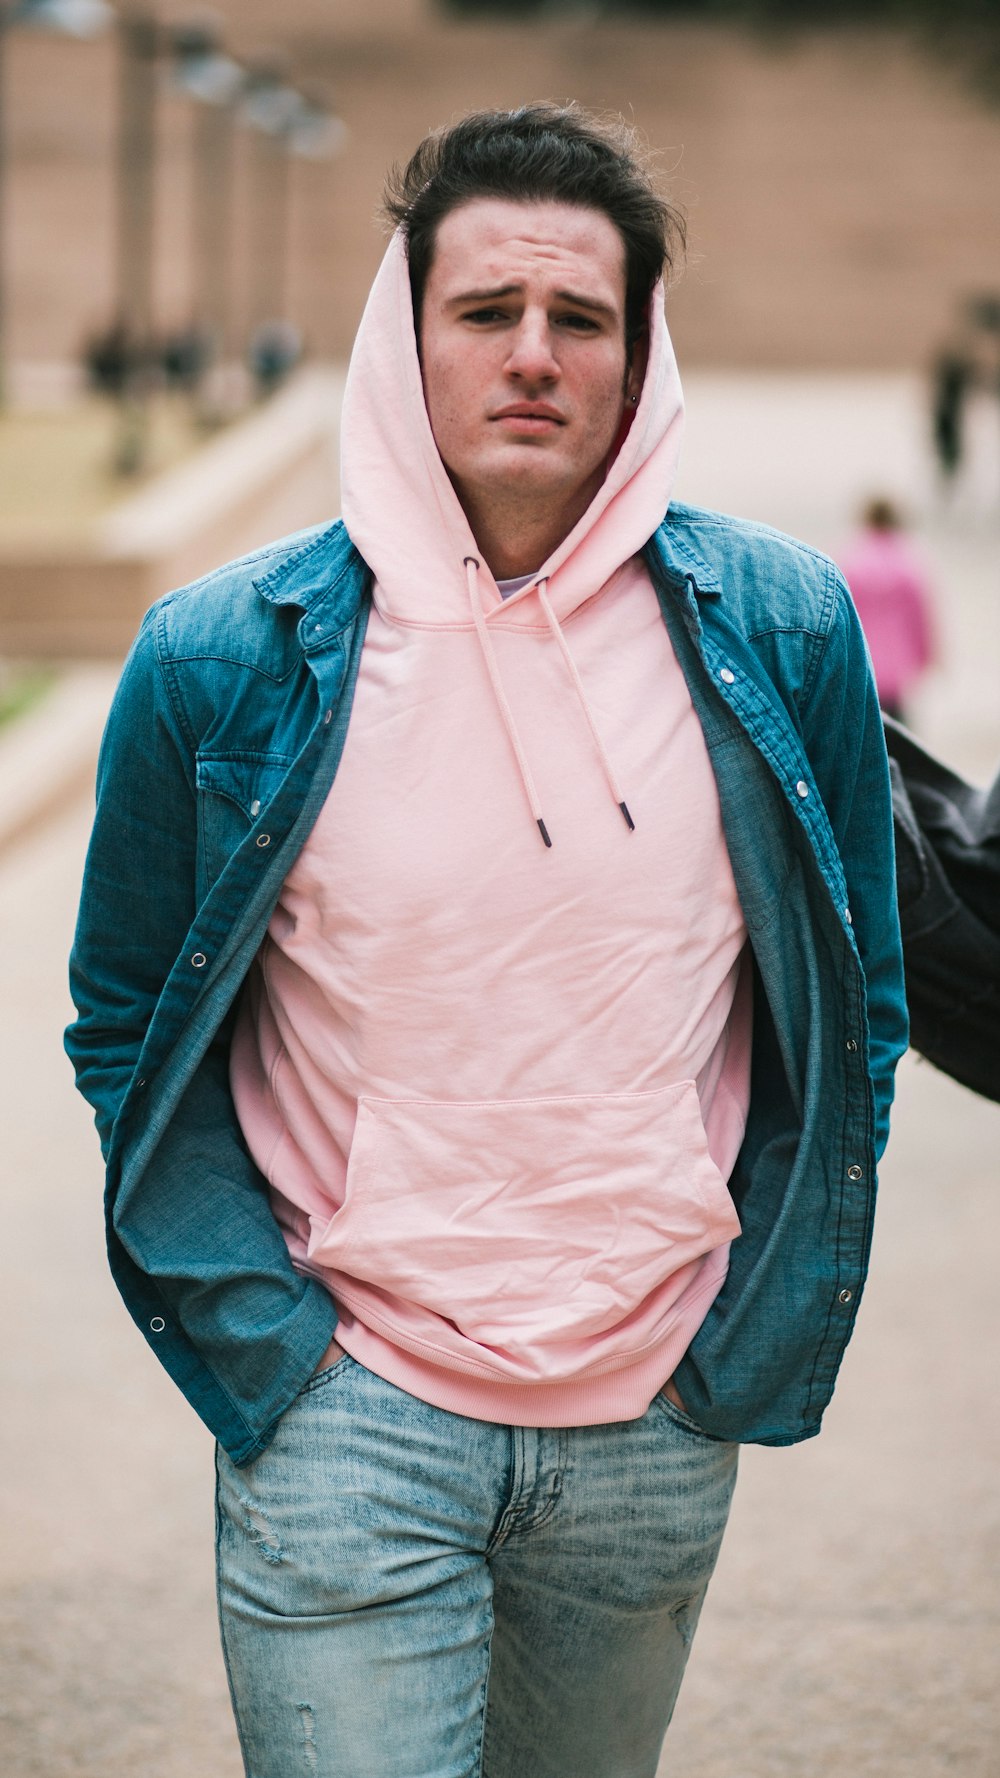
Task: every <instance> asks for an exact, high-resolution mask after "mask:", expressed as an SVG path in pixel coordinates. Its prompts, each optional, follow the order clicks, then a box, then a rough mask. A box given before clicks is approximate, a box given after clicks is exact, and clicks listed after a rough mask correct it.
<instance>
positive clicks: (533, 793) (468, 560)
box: [465, 556, 635, 846]
mask: <svg viewBox="0 0 1000 1778" xmlns="http://www.w3.org/2000/svg"><path fill="white" fill-rule="evenodd" d="M465 571H466V577H467V580H468V587H469V605H470V607H471V610H472V621H473V623H474V624H475V626H476V634H477V636H478V637H479V644H480V647H481V648H482V651H483V660H484V661H485V663H486V670H487V672H488V673H489V676H490V684H491V685H492V687H493V695H494V697H495V698H496V701H497V708H498V709H499V711H500V715H501V717H502V719H503V724H504V727H505V729H506V730H507V736H508V739H509V741H510V744H511V747H512V749H513V752H514V757H515V759H516V760H517V764H518V770H519V771H520V774H521V782H522V784H523V785H524V793H525V795H526V797H527V799H528V805H529V807H530V809H531V813H532V816H533V817H534V820H535V824H536V826H537V828H538V831H539V833H540V834H541V836H542V839H543V840H544V841H545V844H546V845H547V846H551V844H552V841H551V839H550V837H549V830H548V828H547V827H546V825H545V822H544V820H543V818H542V811H541V805H540V804H539V801H538V792H537V790H536V789H535V781H534V779H533V778H532V776H531V767H530V766H529V765H528V761H527V758H526V757H525V752H524V748H523V747H522V745H521V737H520V736H519V734H518V732H517V724H516V723H515V721H514V712H513V711H512V709H511V707H510V704H509V703H508V701H507V694H506V692H505V691H504V688H503V680H502V679H501V677H500V668H499V666H498V664H497V658H496V653H495V651H494V648H493V642H492V640H491V637H490V633H489V627H488V625H487V622H486V613H485V612H484V610H483V601H482V591H481V588H480V585H479V562H478V560H477V558H476V557H475V556H466V557H465ZM547 585H548V579H547V577H546V579H544V580H540V581H538V582H537V584H536V588H535V590H536V592H537V593H538V599H539V603H540V605H541V607H542V610H543V611H544V613H545V618H546V621H547V623H548V626H549V629H550V630H551V631H552V634H553V636H554V637H555V639H556V641H557V643H558V644H559V649H560V652H561V654H562V657H563V660H564V661H565V663H566V668H567V671H568V673H569V676H570V679H571V681H572V683H573V686H574V687H575V689H576V695H577V697H578V698H579V701H580V705H581V708H582V710H583V714H584V716H585V717H586V719H587V726H588V728H589V729H590V732H591V735H592V736H593V739H594V745H595V747H596V748H597V752H598V756H599V758H600V761H601V765H602V766H603V768H604V775H605V777H606V778H607V781H608V786H609V788H610V790H611V794H612V796H613V797H614V800H615V802H616V803H617V805H618V807H619V809H620V810H621V812H622V815H623V816H624V819H625V823H626V826H627V827H628V829H629V831H630V832H634V831H635V822H634V821H633V819H632V817H631V815H630V814H629V811H628V807H627V805H626V803H625V800H624V798H623V796H622V793H621V788H620V786H619V783H618V779H617V777H616V775H615V770H614V767H613V766H612V764H611V761H610V759H609V758H608V754H607V749H606V748H605V745H604V742H603V741H602V740H601V737H600V734H599V733H598V730H597V724H596V723H595V721H594V717H593V713H592V711H591V708H590V705H589V704H588V702H587V694H586V692H585V691H584V689H583V681H582V680H581V678H580V674H579V672H578V670H577V665H576V662H575V661H574V659H573V656H572V655H571V654H570V651H569V645H568V643H567V641H566V638H565V636H564V635H563V633H562V630H561V629H560V627H559V619H558V618H557V617H556V614H555V612H554V611H553V609H552V606H551V605H550V604H549V600H548V597H547V594H546V591H545V588H546V586H547Z"/></svg>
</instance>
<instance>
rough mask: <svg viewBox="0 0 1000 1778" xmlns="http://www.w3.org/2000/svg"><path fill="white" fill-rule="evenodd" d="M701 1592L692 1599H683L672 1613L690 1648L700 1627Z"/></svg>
mask: <svg viewBox="0 0 1000 1778" xmlns="http://www.w3.org/2000/svg"><path fill="white" fill-rule="evenodd" d="M700 1604H701V1594H700V1593H695V1594H693V1595H692V1597H691V1598H690V1599H682V1600H681V1601H680V1603H679V1604H678V1605H675V1606H674V1608H673V1611H672V1612H671V1613H670V1619H671V1622H672V1624H673V1626H674V1629H675V1630H676V1631H677V1634H678V1636H679V1637H680V1639H681V1641H682V1642H683V1644H684V1647H685V1648H690V1647H691V1643H692V1641H693V1639H694V1633H695V1630H696V1629H697V1628H698V1607H699V1605H700Z"/></svg>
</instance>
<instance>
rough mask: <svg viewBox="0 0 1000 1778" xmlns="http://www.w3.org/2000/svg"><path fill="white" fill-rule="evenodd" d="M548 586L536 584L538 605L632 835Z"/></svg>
mask: <svg viewBox="0 0 1000 1778" xmlns="http://www.w3.org/2000/svg"><path fill="white" fill-rule="evenodd" d="M548 584H549V583H548V580H547V579H545V580H540V581H539V582H538V586H537V588H536V591H537V593H538V603H539V604H540V606H541V608H542V610H543V611H544V613H545V616H546V618H547V620H548V625H549V629H550V630H551V631H552V634H553V636H554V637H555V639H556V641H557V642H558V644H559V647H560V649H561V651H562V657H563V660H564V661H565V662H566V668H567V671H568V673H569V676H570V678H571V679H572V681H573V684H574V685H575V686H576V695H577V697H578V698H579V700H580V707H581V709H582V710H583V714H584V716H585V717H586V718H587V726H588V727H589V729H590V732H591V734H592V735H593V737H594V746H595V747H596V748H597V751H598V753H599V755H600V759H601V764H602V766H603V767H604V776H605V777H606V778H607V780H608V787H609V789H610V791H611V794H612V796H613V797H614V799H615V802H616V803H617V804H618V807H619V808H620V810H621V812H622V814H623V815H624V817H625V825H626V827H627V828H628V830H629V832H630V833H634V832H635V822H634V821H633V820H632V817H631V815H630V814H629V812H628V805H627V804H626V802H625V799H624V797H623V796H622V793H621V786H620V784H619V782H618V779H617V776H616V774H615V769H614V766H613V765H612V764H611V761H610V759H609V758H608V751H607V748H606V747H605V745H604V742H603V741H602V740H601V737H600V734H599V733H598V729H597V724H596V722H595V721H594V713H593V711H592V710H591V708H590V705H589V704H588V702H587V694H586V692H585V691H584V689H583V680H582V679H581V678H580V674H579V671H578V669H577V664H576V662H575V660H574V659H573V656H572V655H571V654H570V652H569V643H568V642H567V641H566V638H565V636H564V635H563V633H562V630H561V629H560V627H559V619H558V618H557V616H556V614H555V612H554V611H553V609H552V607H551V605H550V604H549V596H548V593H547V591H546V588H547V586H548Z"/></svg>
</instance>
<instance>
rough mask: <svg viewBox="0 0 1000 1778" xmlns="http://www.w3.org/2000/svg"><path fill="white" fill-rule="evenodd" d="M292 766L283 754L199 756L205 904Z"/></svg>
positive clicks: (201, 869)
mask: <svg viewBox="0 0 1000 1778" xmlns="http://www.w3.org/2000/svg"><path fill="white" fill-rule="evenodd" d="M290 764H291V761H290V760H289V759H286V758H285V757H284V756H283V755H281V754H273V753H212V754H199V755H198V760H197V765H196V783H197V787H198V875H199V883H198V892H199V899H203V898H204V896H205V895H206V894H207V892H208V890H209V889H210V888H211V886H212V884H213V883H214V882H215V880H216V878H217V877H218V876H219V875H220V874H221V872H222V871H223V870H224V869H225V866H226V864H227V863H228V861H229V859H230V858H231V857H232V854H233V853H234V852H235V851H236V849H237V847H238V846H240V845H242V843H243V841H244V840H245V839H246V837H247V834H248V833H249V832H250V829H251V828H252V827H253V826H254V825H255V823H256V822H257V821H258V820H259V818H260V816H261V815H262V814H263V812H264V810H265V809H266V808H267V805H268V803H269V802H270V801H271V798H272V797H273V796H274V795H275V793H276V791H277V790H278V789H279V788H280V786H281V783H282V781H283V779H284V777H285V774H286V772H287V771H288V768H289V766H290Z"/></svg>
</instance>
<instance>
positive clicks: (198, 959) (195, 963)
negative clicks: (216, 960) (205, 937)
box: [191, 951, 208, 969]
mask: <svg viewBox="0 0 1000 1778" xmlns="http://www.w3.org/2000/svg"><path fill="white" fill-rule="evenodd" d="M207 962H208V958H207V957H206V955H205V953H204V951H195V954H194V956H193V957H192V959H191V968H192V969H204V967H205V965H206V963H207Z"/></svg>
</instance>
